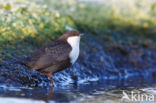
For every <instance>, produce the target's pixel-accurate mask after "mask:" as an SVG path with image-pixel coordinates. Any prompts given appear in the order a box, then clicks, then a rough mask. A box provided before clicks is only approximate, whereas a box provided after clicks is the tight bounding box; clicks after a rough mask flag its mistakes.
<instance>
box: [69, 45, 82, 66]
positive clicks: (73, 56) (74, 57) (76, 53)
mask: <svg viewBox="0 0 156 103" xmlns="http://www.w3.org/2000/svg"><path fill="white" fill-rule="evenodd" d="M79 51H80V50H79V47H74V48H72V50H71V52H70V54H69V57H70V62H71V63H72V64H74V63H75V61H76V60H77V58H78V56H79Z"/></svg>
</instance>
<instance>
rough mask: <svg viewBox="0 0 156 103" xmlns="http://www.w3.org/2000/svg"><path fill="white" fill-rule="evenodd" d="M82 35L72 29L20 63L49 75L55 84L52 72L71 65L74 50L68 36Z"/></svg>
mask: <svg viewBox="0 0 156 103" xmlns="http://www.w3.org/2000/svg"><path fill="white" fill-rule="evenodd" d="M73 36H80V34H79V32H78V31H75V30H72V31H69V32H67V33H65V34H64V35H62V36H61V37H60V38H59V39H58V40H55V41H52V42H50V43H49V44H47V45H45V46H43V47H42V48H40V49H38V50H37V51H35V52H34V53H32V54H31V55H30V56H28V57H27V58H24V59H22V60H20V61H18V63H20V64H24V65H26V66H27V67H28V68H29V69H31V70H37V71H39V72H40V73H44V74H45V75H47V76H48V77H49V78H50V80H51V82H52V83H53V86H54V81H53V79H52V76H51V74H53V73H55V72H58V71H61V70H63V69H65V68H67V67H69V66H70V65H71V62H70V61H71V60H70V59H71V58H70V57H69V53H70V52H71V50H72V47H71V45H70V44H69V43H68V42H67V39H68V37H73Z"/></svg>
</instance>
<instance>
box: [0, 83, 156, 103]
mask: <svg viewBox="0 0 156 103" xmlns="http://www.w3.org/2000/svg"><path fill="white" fill-rule="evenodd" d="M125 84H126V85H125ZM147 87H148V88H147ZM155 87H156V85H155V83H151V84H149V83H148V82H147V81H144V80H142V82H141V80H140V82H139V83H138V80H137V81H136V80H131V81H124V83H121V81H118V80H108V81H107V80H103V81H98V82H86V83H83V84H68V85H66V86H58V87H45V88H39V87H35V88H34V87H32V88H28V87H11V86H10V87H7V86H5V85H3V86H1V87H0V95H1V97H10V98H11V97H17V100H23V99H19V98H27V99H28V98H30V99H33V100H32V101H34V100H39V101H42V102H43V100H44V101H45V102H46V103H52V102H79V103H80V102H91V103H94V102H96V101H99V102H100V101H101V102H103V101H105V102H108V101H111V102H112V101H113V102H112V103H116V102H118V101H120V99H121V97H122V92H123V90H124V91H125V92H126V93H129V92H130V91H132V90H133V91H136V92H137V91H142V92H149V93H152V94H154V92H156V88H155ZM149 88H150V89H149ZM151 91H153V92H151ZM154 95H156V94H154ZM0 99H2V98H0ZM4 99H5V98H4ZM4 99H2V100H3V101H5V100H4ZM4 103H8V102H4ZM37 103H38V102H37Z"/></svg>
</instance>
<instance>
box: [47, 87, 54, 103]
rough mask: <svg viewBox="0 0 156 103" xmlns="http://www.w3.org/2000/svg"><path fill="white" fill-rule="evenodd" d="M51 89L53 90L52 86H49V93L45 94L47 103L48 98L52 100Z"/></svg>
mask: <svg viewBox="0 0 156 103" xmlns="http://www.w3.org/2000/svg"><path fill="white" fill-rule="evenodd" d="M53 90H54V86H51V87H50V90H49V93H48V96H47V99H46V103H48V102H49V100H52V94H53Z"/></svg>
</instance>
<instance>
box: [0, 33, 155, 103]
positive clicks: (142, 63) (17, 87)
mask: <svg viewBox="0 0 156 103" xmlns="http://www.w3.org/2000/svg"><path fill="white" fill-rule="evenodd" d="M112 40H113V41H112ZM112 40H110V39H109V38H106V37H101V38H100V39H99V38H94V37H92V36H89V35H88V36H86V37H85V38H84V39H82V44H81V53H80V57H79V60H78V61H77V63H75V64H74V65H73V66H72V67H70V68H68V69H66V70H64V71H61V72H59V73H56V74H54V81H55V84H56V87H55V88H53V91H52V89H51V88H50V85H51V83H50V81H49V79H48V78H47V77H46V76H43V75H40V74H39V73H38V72H37V71H29V70H28V69H27V67H25V66H23V65H20V64H11V62H12V61H14V60H16V58H12V59H11V60H10V59H9V60H6V61H3V62H1V63H0V95H1V97H9V98H10V97H17V98H18V99H19V98H31V99H35V100H43V101H38V102H44V101H47V100H49V101H51V102H52V101H55V102H87V101H90V100H91V101H90V102H93V103H94V102H97V101H100V102H102V101H105V100H107V98H106V97H108V98H110V99H109V100H108V101H110V100H111V101H113V102H116V101H118V100H119V99H120V98H121V95H122V90H125V91H129V90H140V89H142V88H149V87H150V88H152V90H153V91H155V85H156V47H155V45H153V44H154V42H153V41H150V42H149V43H146V44H145V43H144V42H132V41H130V42H129V41H126V40H125V41H126V42H122V43H121V42H120V41H118V39H117V40H116V37H112ZM123 41H124V40H123ZM50 89H51V90H50ZM97 98H99V99H98V100H97ZM1 99H2V101H4V103H6V102H7V101H6V100H4V99H5V98H0V100H1ZM6 99H8V98H6ZM18 99H17V100H18ZM22 101H26V100H23V99H22ZM16 102H17V101H16ZM7 103H8V102H7Z"/></svg>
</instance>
